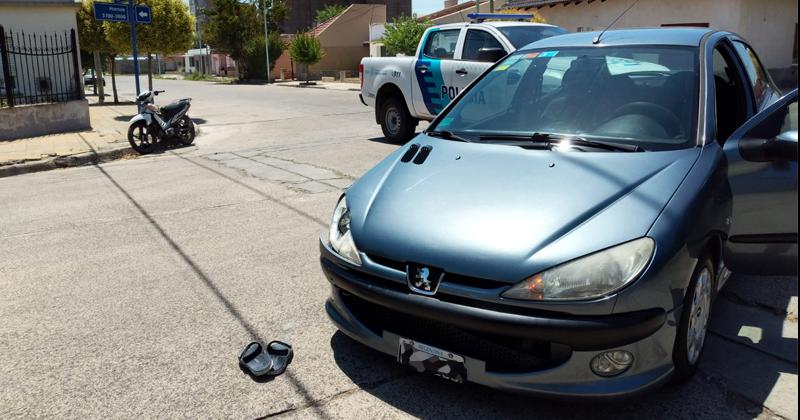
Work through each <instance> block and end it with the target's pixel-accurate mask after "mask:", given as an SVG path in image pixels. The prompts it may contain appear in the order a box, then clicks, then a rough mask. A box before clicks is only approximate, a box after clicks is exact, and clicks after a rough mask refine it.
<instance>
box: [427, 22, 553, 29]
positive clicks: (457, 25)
mask: <svg viewBox="0 0 800 420" xmlns="http://www.w3.org/2000/svg"><path fill="white" fill-rule="evenodd" d="M464 26H477V27H481V26H494V27H495V28H499V27H505V26H547V27H556V26H555V25H550V24H547V23H534V22H519V21H491V22H481V23H472V22H456V23H445V24H444V25H436V26H434V28H437V29H439V28H441V29H449V28H462V27H464Z"/></svg>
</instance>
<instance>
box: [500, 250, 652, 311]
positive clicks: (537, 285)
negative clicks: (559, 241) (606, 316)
mask: <svg viewBox="0 0 800 420" xmlns="http://www.w3.org/2000/svg"><path fill="white" fill-rule="evenodd" d="M654 247H655V243H654V241H653V240H652V239H651V238H647V237H644V238H639V239H636V240H633V241H630V242H626V243H624V244H621V245H617V246H614V247H611V248H608V249H604V250H602V251H599V252H596V253H594V254H590V255H587V256H585V257H581V258H578V259H576V260H572V261H570V262H567V263H564V264H561V265H558V266H555V267H553V268H551V269H549V270H546V271H543V272H541V273H539V274H536V275H533V276H531V277H528V278H527V279H525V280H523V281H521V282H519V283H517V284H516V285H514V286H513V287H511V288H510V289H508V290H506V291H505V292H503V294H502V296H503V297H505V298H511V299H524V300H583V299H593V298H598V297H602V296H606V295H609V294H611V293H613V292H615V291H617V290H619V289H621V288H622V287H624V286H625V285H626V284H628V283H630V282H631V281H633V280H635V279H636V278H637V277H638V276H639V275H640V274H642V271H644V269H645V267H647V264H648V262H650V258H651V257H652V256H653V248H654Z"/></svg>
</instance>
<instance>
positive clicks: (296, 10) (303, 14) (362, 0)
mask: <svg viewBox="0 0 800 420" xmlns="http://www.w3.org/2000/svg"><path fill="white" fill-rule="evenodd" d="M354 3H359V4H375V5H380V4H382V5H385V6H386V16H387V17H388V18H389V20H390V21H391V20H392V19H393V18H395V17H399V16H401V15H405V16H411V0H286V5H287V6H288V7H289V13H288V15H287V16H286V21H285V22H284V23H283V32H285V33H289V34H295V33H297V32H302V31H304V30H308V29H310V28H311V27H312V26H314V18H315V17H316V13H317V10H320V9H322V8H324V7H325V6H326V5H329V4H341V5H343V6H349V5H351V4H354Z"/></svg>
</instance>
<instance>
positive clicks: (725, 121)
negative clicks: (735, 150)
mask: <svg viewBox="0 0 800 420" xmlns="http://www.w3.org/2000/svg"><path fill="white" fill-rule="evenodd" d="M730 54H731V53H730V52H729V49H728V48H725V47H724V46H723V45H719V46H717V47H716V48H714V56H713V64H712V65H713V72H714V100H715V104H716V113H717V114H716V116H715V117H716V122H717V134H716V137H717V140H718V141H725V140H727V139H728V137H730V135H731V134H733V132H734V131H736V129H737V128H739V126H741V125H742V124H743V123H744V121H745V119H746V115H747V96H746V93H745V91H744V86H743V83H744V82H743V81H742V80H741V77H740V75H739V72H738V71H737V69H736V66H735V65H734V62H733V57H731V56H730Z"/></svg>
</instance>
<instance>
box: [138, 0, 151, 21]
mask: <svg viewBox="0 0 800 420" xmlns="http://www.w3.org/2000/svg"><path fill="white" fill-rule="evenodd" d="M135 13H136V23H150V22H152V21H153V19H152V16H151V15H150V6H148V5H146V4H140V5H137V6H136V11H135Z"/></svg>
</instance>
